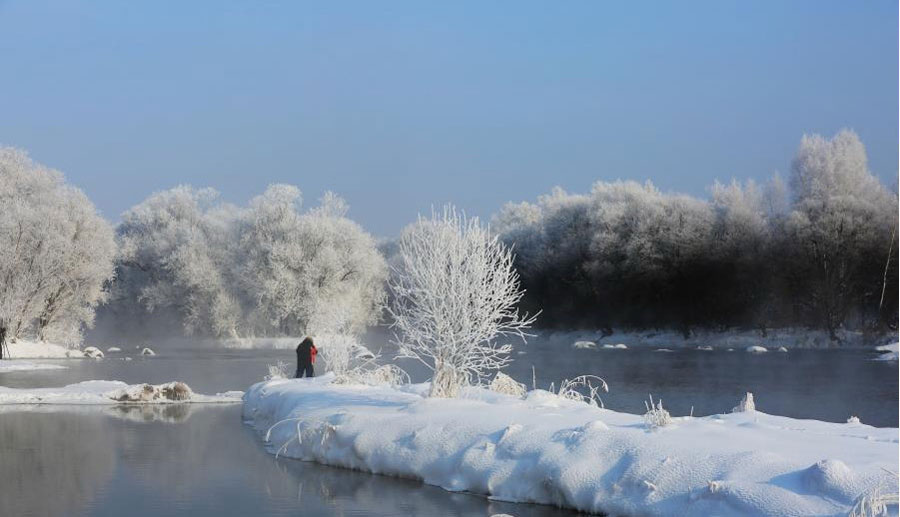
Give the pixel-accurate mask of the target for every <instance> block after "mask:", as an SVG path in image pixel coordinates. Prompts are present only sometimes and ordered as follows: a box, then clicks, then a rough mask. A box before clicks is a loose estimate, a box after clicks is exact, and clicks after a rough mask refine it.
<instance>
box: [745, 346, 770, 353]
mask: <svg viewBox="0 0 900 517" xmlns="http://www.w3.org/2000/svg"><path fill="white" fill-rule="evenodd" d="M747 351H748V352H750V353H751V354H764V353H766V352H768V351H769V350H768V349H767V348H766V347H764V346H759V345H753V346H748V347H747Z"/></svg>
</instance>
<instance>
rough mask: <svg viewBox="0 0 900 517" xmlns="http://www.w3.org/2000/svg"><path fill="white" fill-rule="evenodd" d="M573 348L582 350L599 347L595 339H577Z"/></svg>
mask: <svg viewBox="0 0 900 517" xmlns="http://www.w3.org/2000/svg"><path fill="white" fill-rule="evenodd" d="M572 348H578V349H582V350H593V349H595V348H597V343H594V342H593V341H576V342H574V343H572Z"/></svg>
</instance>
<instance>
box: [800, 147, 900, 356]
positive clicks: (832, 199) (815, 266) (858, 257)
mask: <svg viewBox="0 0 900 517" xmlns="http://www.w3.org/2000/svg"><path fill="white" fill-rule="evenodd" d="M792 173H793V174H792V176H791V186H792V190H793V193H794V205H793V211H792V212H791V214H790V216H789V217H788V220H787V224H786V226H787V231H788V235H789V238H790V239H792V240H793V241H794V242H796V243H797V245H796V246H795V249H796V259H797V262H798V264H800V265H801V267H800V271H801V274H803V275H804V276H806V277H807V278H809V280H808V281H809V285H810V289H809V293H808V294H809V296H808V303H807V304H808V306H809V308H810V309H811V310H812V311H813V312H814V313H815V314H816V315H817V318H818V319H819V321H820V323H821V324H822V325H823V326H824V327H825V328H826V329H827V330H828V331H829V332H830V333H831V336H832V338H836V337H837V336H836V331H837V329H838V328H839V327H840V326H841V325H842V324H843V323H844V320H845V318H846V316H847V314H848V312H849V309H850V305H851V304H852V303H853V299H854V298H855V297H859V298H869V299H872V301H873V303H871V304H870V306H872V305H874V303H877V297H876V295H874V293H877V292H879V289H880V288H881V287H882V274H881V266H880V264H883V262H881V261H882V260H883V259H881V260H873V257H879V258H880V257H885V256H887V255H888V248H889V245H890V243H891V240H892V229H893V228H895V227H896V224H897V222H896V221H897V198H896V196H895V195H893V194H891V193H890V192H888V191H887V189H885V188H884V187H883V186H882V185H881V184H880V183H879V181H878V179H877V178H876V177H875V176H874V175H873V174H872V173H871V172H870V171H869V168H868V162H867V157H866V150H865V147H864V146H863V144H862V142H861V141H860V140H859V137H858V136H857V135H856V133H854V132H852V131H849V130H843V131H841V132H839V133H838V134H837V135H835V136H834V138H831V139H826V138H823V137H821V136H819V135H811V136H810V135H805V136H804V137H803V139H802V140H801V141H800V147H799V149H798V150H797V154H796V156H795V158H794V162H793V165H792ZM859 298H858V299H859ZM892 319H895V318H892Z"/></svg>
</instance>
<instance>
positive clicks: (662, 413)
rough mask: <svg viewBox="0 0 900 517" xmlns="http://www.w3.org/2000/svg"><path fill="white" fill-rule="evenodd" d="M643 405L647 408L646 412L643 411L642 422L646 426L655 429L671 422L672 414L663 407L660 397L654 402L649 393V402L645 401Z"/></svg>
mask: <svg viewBox="0 0 900 517" xmlns="http://www.w3.org/2000/svg"><path fill="white" fill-rule="evenodd" d="M644 407H645V408H647V412H646V413H644V422H646V424H647V427H648V428H650V429H656V428H658V427H665V426H667V425H669V424H671V423H672V415H670V414H669V412H668V411H666V410H665V409H664V408H663V403H662V399H660V400H659V401H658V402H655V403H654V402H653V395H650V402H649V403H648V402H646V401H645V402H644Z"/></svg>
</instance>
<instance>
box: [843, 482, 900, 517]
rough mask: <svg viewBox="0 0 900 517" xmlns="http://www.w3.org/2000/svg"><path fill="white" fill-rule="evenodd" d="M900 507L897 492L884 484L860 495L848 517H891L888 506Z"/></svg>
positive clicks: (899, 498)
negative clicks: (887, 516)
mask: <svg viewBox="0 0 900 517" xmlns="http://www.w3.org/2000/svg"><path fill="white" fill-rule="evenodd" d="M898 505H900V497H898V495H897V492H896V491H895V490H894V489H893V488H890V487H888V486H886V485H884V484H882V485H879V486H876V487H875V488H873V489H871V490H868V491H866V492H865V493H863V494H862V495H860V496H859V497H858V498H857V499H856V502H855V503H854V505H853V508H852V509H851V510H850V515H849V517H881V516H886V515H891V513H890V512H889V511H888V507H889V506H893V507H895V508H896V507H897V506H898Z"/></svg>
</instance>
